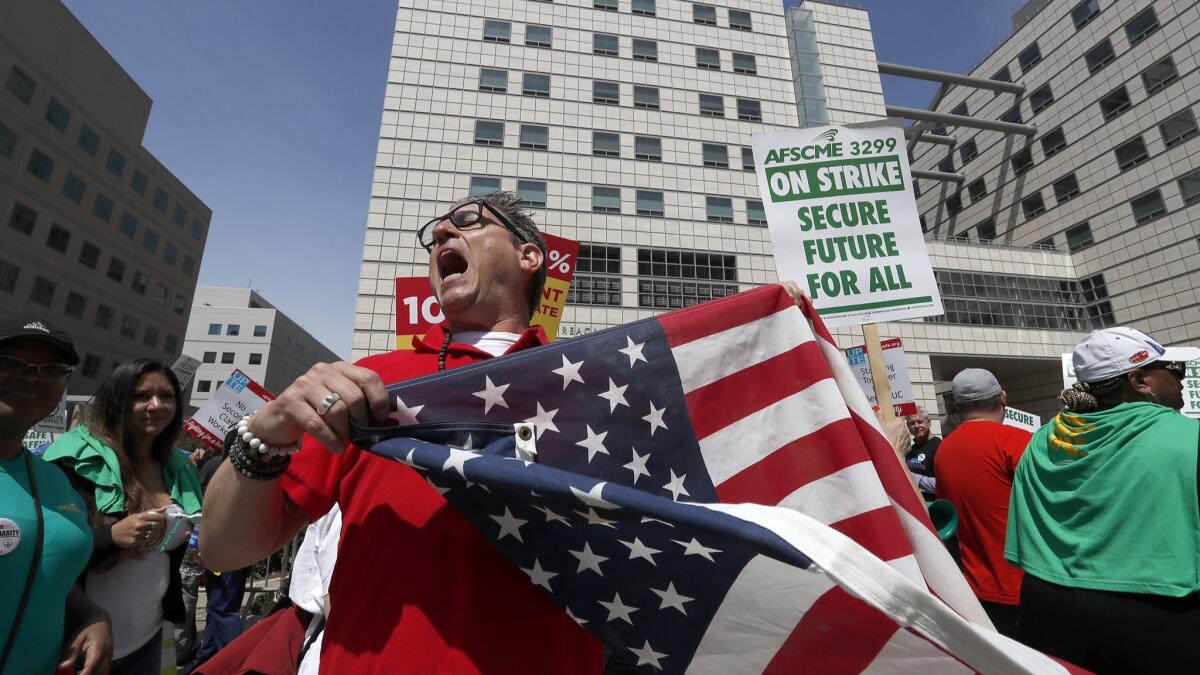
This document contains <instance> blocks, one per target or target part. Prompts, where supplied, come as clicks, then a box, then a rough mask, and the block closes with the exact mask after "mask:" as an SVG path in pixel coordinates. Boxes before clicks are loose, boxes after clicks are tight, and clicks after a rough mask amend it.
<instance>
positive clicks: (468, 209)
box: [417, 199, 525, 253]
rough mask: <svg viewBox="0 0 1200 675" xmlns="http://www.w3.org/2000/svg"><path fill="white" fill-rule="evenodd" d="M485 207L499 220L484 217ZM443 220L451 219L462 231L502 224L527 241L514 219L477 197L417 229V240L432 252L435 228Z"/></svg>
mask: <svg viewBox="0 0 1200 675" xmlns="http://www.w3.org/2000/svg"><path fill="white" fill-rule="evenodd" d="M484 209H487V211H488V213H489V214H491V215H492V216H493V217H494V218H495V219H496V220H497V221H498V222H497V223H492V222H490V221H488V220H487V219H486V218H484V213H483V210H484ZM443 220H449V221H450V224H451V225H453V226H454V227H455V229H457V230H458V231H460V232H466V231H468V230H478V229H482V228H483V227H484V226H485V225H501V226H503V227H504V228H505V229H507V230H508V231H509V232H512V233H513V234H515V235H516V236H517V239H520V240H521V241H525V237H523V236H521V233H520V232H518V231H517V227H516V226H515V225H513V224H512V221H511V220H509V219H508V217H507V216H505V215H504V214H503V213H501V212H500V211H499V209H495V208H493V207H492V206H491V205H490V204H488V203H487V202H486V201H484V200H482V199H475V200H472V201H469V202H463V203H462V204H459V205H458V206H456V207H454V209H452V210H451V211H450V212H449V213H447V214H445V215H441V216H438V217H437V218H434V219H433V220H431V221H429V222H428V223H425V224H424V225H422V226H421V229H419V230H417V241H418V242H420V244H421V246H422V247H423V248H424V249H425V250H426V251H429V252H431V253H432V252H433V245H434V243H436V242H434V240H433V230H434V229H435V228H436V227H437V224H438V223H440V222H442V221H443Z"/></svg>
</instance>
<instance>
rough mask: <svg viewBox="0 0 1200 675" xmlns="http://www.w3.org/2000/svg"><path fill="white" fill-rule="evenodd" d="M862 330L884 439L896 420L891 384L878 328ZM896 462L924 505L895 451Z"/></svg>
mask: <svg viewBox="0 0 1200 675" xmlns="http://www.w3.org/2000/svg"><path fill="white" fill-rule="evenodd" d="M862 329H863V340H864V341H865V342H866V345H867V363H868V364H869V365H870V366H871V380H872V381H873V382H874V384H875V402H876V403H877V404H878V405H879V412H880V415H881V417H882V419H883V425H884V432H885V438H886V437H887V436H886V432H887V428H886V427H887V425H888V424H889V423H891V421H892V420H894V419H896V408H895V404H894V403H893V402H892V383H891V381H890V380H888V372H887V364H886V363H884V361H883V346H882V345H881V344H880V341H879V327H878V326H876V325H875V324H873V323H864V324H863V326H862ZM888 441H889V442H890V441H891V438H888ZM896 460H897V461H899V462H900V466H901V467H902V468H903V469H904V475H906V476H908V482H909V484H911V485H912V488H913V492H916V493H917V497H918V498H919V499H920V500H921V503H925V498H924V497H923V496H922V495H921V491H920V489H918V488H917V479H916V478H914V477H913V475H912V472H911V471H909V470H908V464H907V463H906V462H905V460H904V455H903V454H902V453H901V452H900V451H899V450H897V451H896Z"/></svg>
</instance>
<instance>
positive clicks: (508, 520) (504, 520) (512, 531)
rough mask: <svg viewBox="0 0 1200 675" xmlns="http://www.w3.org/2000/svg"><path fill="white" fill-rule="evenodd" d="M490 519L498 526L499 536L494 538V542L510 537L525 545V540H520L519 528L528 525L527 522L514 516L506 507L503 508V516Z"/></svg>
mask: <svg viewBox="0 0 1200 675" xmlns="http://www.w3.org/2000/svg"><path fill="white" fill-rule="evenodd" d="M491 519H492V520H494V521H496V523H497V524H499V525H500V534H499V535H497V536H496V541H499V540H501V539H503V538H505V537H508V536H511V537H512V538H513V539H516V540H517V541H519V542H521V543H522V544H523V543H525V540H524V539H522V538H521V526H522V525H524V524H525V523H528V522H529V521H528V520H523V519H521V518H518V517H516V516H514V515H513V514H512V511H509V510H508V507H507V506H506V507H504V515H502V516H491Z"/></svg>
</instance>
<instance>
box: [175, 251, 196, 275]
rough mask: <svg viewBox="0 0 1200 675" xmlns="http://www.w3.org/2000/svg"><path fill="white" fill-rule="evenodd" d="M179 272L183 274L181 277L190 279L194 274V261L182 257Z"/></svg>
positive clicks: (187, 256)
mask: <svg viewBox="0 0 1200 675" xmlns="http://www.w3.org/2000/svg"><path fill="white" fill-rule="evenodd" d="M179 271H180V272H183V276H185V277H188V278H191V276H192V275H193V274H194V273H195V272H196V261H195V260H194V259H193V258H192V256H190V255H185V256H183V264H182V265H181V266H180V267H179Z"/></svg>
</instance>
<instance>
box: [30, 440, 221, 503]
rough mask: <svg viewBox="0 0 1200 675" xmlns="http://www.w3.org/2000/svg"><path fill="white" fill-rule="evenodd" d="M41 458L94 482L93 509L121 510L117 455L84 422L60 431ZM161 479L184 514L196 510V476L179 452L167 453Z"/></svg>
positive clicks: (122, 490) (198, 499)
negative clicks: (68, 429) (94, 499)
mask: <svg viewBox="0 0 1200 675" xmlns="http://www.w3.org/2000/svg"><path fill="white" fill-rule="evenodd" d="M42 458H43V459H45V460H46V461H47V462H54V463H55V464H62V465H63V466H66V467H68V468H69V469H71V470H72V471H74V472H75V473H76V474H78V475H79V477H80V478H83V479H84V480H86V481H88V482H89V483H92V484H93V485H95V486H96V493H95V497H96V510H97V511H99V512H100V513H106V514H109V515H117V514H120V513H125V511H126V509H125V486H124V484H122V482H121V467H120V466H119V465H118V464H117V454H116V452H114V451H113V449H112V448H110V447H109V446H108V444H107V443H105V442H104V441H102V440H100V439H99V438H96V437H95V436H93V435H92V432H90V431H88V428H87V425H85V424H81V425H79V426H77V427H75V428H74V429H72V430H70V431H68V432H67V433H65V434H63V435H62V436H61V437H59V439H58V440H56V441H54V443H52V444H51V445H50V447H49V448H47V449H46V454H45V455H43V456H42ZM163 482H164V483H165V484H166V486H167V491H168V492H170V493H171V500H172V501H174V502H175V503H176V504H179V506H180V508H182V509H183V512H184V513H186V514H188V515H192V514H194V513H199V512H200V502H201V499H202V497H201V492H200V475H199V474H198V473H197V472H196V467H195V466H194V465H193V464H192V463H191V461H190V460H188V458H187V457H184V456H183V453H181V452H177V451H175V450H171V451H170V452H168V453H167V459H166V461H165V462H164V463H163Z"/></svg>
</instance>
